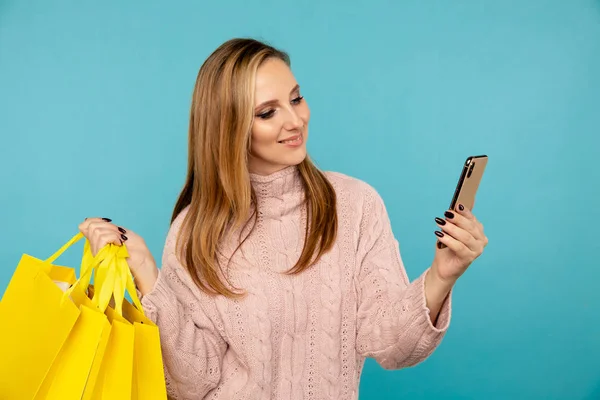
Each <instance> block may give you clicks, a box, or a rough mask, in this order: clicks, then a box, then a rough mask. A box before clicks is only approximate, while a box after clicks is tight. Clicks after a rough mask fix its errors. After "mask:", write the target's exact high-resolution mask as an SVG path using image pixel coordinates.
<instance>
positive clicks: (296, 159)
mask: <svg viewBox="0 0 600 400" xmlns="http://www.w3.org/2000/svg"><path fill="white" fill-rule="evenodd" d="M305 159H306V150H305V149H304V151H302V152H299V154H294V155H293V156H291V157H290V158H289V159H288V160H285V161H287V162H286V164H287V165H300V164H302V162H303V161H304V160H305Z"/></svg>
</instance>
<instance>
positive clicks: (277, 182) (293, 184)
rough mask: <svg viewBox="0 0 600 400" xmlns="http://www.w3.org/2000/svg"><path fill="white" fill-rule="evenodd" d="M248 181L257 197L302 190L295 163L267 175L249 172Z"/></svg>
mask: <svg viewBox="0 0 600 400" xmlns="http://www.w3.org/2000/svg"><path fill="white" fill-rule="evenodd" d="M250 182H251V183H252V187H253V188H254V190H255V192H256V196H257V197H258V198H259V199H260V198H263V199H264V198H268V197H282V196H284V195H287V194H292V193H296V192H302V180H301V178H300V171H299V170H298V167H297V166H296V165H292V166H288V167H285V168H283V169H281V170H279V171H277V172H274V173H272V174H269V175H258V174H250Z"/></svg>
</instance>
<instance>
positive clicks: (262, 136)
mask: <svg viewBox="0 0 600 400" xmlns="http://www.w3.org/2000/svg"><path fill="white" fill-rule="evenodd" d="M280 130H281V127H279V126H278V124H277V123H276V122H275V121H269V120H267V121H264V120H258V121H255V122H254V124H253V125H252V148H254V149H258V148H260V147H264V146H268V145H271V144H273V143H275V142H277V138H278V136H279V132H280Z"/></svg>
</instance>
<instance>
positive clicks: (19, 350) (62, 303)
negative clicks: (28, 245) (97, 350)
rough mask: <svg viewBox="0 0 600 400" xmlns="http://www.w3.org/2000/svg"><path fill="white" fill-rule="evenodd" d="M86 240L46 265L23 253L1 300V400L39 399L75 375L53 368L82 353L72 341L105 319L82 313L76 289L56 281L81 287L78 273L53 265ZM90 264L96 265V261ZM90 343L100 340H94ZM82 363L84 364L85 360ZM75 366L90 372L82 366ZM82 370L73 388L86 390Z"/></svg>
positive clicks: (53, 257) (75, 378)
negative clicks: (64, 358)
mask: <svg viewBox="0 0 600 400" xmlns="http://www.w3.org/2000/svg"><path fill="white" fill-rule="evenodd" d="M82 237H83V236H82V235H81V234H78V235H76V236H74V237H73V238H72V239H71V240H70V241H69V242H67V243H66V244H65V245H64V246H63V247H61V249H59V250H58V251H57V252H56V253H55V254H54V255H52V256H51V257H50V258H49V259H47V260H45V261H42V260H40V259H37V258H34V257H32V256H29V255H23V257H22V258H21V261H20V262H19V265H18V266H17V268H16V270H15V273H14V274H13V276H12V278H11V281H10V282H9V284H8V287H7V289H6V291H5V293H4V296H3V298H2V301H1V302H0V321H2V328H1V329H0V354H1V357H0V398H1V399H24V400H27V399H33V398H34V397H35V395H36V393H37V392H38V391H39V389H40V388H41V387H42V384H43V383H44V382H46V383H45V386H44V388H45V389H44V390H50V389H51V388H52V387H53V385H52V382H53V381H54V377H55V376H59V375H61V373H62V376H65V375H64V374H65V373H68V372H69V371H65V370H64V366H61V365H62V364H61V365H58V364H57V365H56V366H55V367H54V368H52V367H53V365H54V363H55V361H56V360H57V359H59V358H62V357H59V356H60V354H61V353H63V354H64V353H70V354H73V353H77V352H76V351H74V348H73V345H75V342H73V343H70V346H66V345H65V343H66V342H68V340H69V337H70V336H72V335H79V336H82V335H83V336H86V335H87V333H89V332H91V331H96V328H97V325H98V324H99V321H101V320H102V319H103V318H102V317H101V316H99V315H98V314H94V312H95V311H94V310H92V309H87V310H85V311H84V312H83V313H82V311H81V309H80V307H79V305H78V304H76V303H75V302H73V301H72V300H71V298H70V297H69V296H70V294H71V293H72V291H71V290H69V291H68V292H66V293H65V292H63V290H61V288H60V287H59V286H58V285H57V283H56V282H65V283H67V284H75V283H76V280H75V270H74V269H72V268H67V267H60V266H56V265H53V264H52V263H53V262H54V261H55V260H56V259H57V258H58V257H59V256H60V255H61V254H62V253H63V252H64V251H65V250H66V249H67V248H69V247H70V246H71V245H73V244H74V243H76V242H77V241H79V240H80V239H81V238H82ZM88 261H90V262H93V258H92V260H88ZM95 324H96V325H95ZM86 332H87V333H86ZM89 341H92V342H93V341H94V339H93V338H88V342H89ZM77 361H78V362H81V361H82V358H79V359H78V360H77ZM72 368H75V369H77V370H78V371H81V370H85V366H83V365H81V364H78V365H76V366H72ZM61 371H62V372H61ZM50 372H52V373H51V374H50V375H49V373H50ZM81 372H82V373H81V374H80V375H79V376H76V375H73V376H72V379H71V380H70V383H68V384H67V387H68V388H70V389H73V388H74V386H77V385H78V387H79V389H77V390H80V391H81V390H83V388H82V383H83V384H84V383H85V381H83V380H82V379H84V378H85V376H83V377H81V375H85V374H86V373H85V371H81ZM57 374H58V375H57ZM46 377H48V379H47V380H46ZM79 378H80V379H79ZM77 379H79V381H77V382H75V381H76V380H77ZM63 382H64V380H63ZM57 383H58V381H57ZM77 390H75V392H77ZM80 393H81V392H80ZM60 398H61V399H64V400H67V399H69V397H65V396H60ZM76 398H77V397H76Z"/></svg>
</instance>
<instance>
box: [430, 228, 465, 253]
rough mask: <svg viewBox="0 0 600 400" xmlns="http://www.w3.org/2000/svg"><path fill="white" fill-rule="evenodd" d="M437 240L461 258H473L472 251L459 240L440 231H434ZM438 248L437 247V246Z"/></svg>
mask: <svg viewBox="0 0 600 400" xmlns="http://www.w3.org/2000/svg"><path fill="white" fill-rule="evenodd" d="M435 234H436V236H437V237H438V241H439V242H440V243H443V244H445V245H446V247H447V248H449V249H450V250H451V251H452V252H454V254H456V255H457V256H458V257H460V258H462V259H470V258H473V252H472V251H471V250H470V249H469V248H468V247H467V246H465V244H464V243H462V242H461V241H459V240H456V239H455V238H453V237H452V236H450V235H448V234H445V233H443V232H440V231H435ZM438 248H439V247H438Z"/></svg>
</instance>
